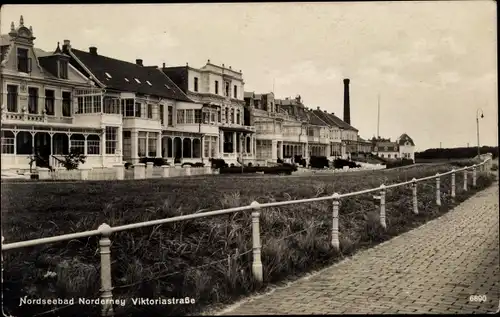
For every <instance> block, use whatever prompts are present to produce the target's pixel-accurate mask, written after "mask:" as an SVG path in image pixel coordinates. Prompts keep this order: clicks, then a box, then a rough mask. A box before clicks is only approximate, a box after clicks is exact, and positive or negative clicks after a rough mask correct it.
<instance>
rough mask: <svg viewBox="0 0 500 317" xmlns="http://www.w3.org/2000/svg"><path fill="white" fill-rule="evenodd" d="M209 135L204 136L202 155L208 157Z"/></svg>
mask: <svg viewBox="0 0 500 317" xmlns="http://www.w3.org/2000/svg"><path fill="white" fill-rule="evenodd" d="M211 138H212V137H211V136H206V137H205V140H204V141H203V153H204V154H203V156H204V157H210V139H211Z"/></svg>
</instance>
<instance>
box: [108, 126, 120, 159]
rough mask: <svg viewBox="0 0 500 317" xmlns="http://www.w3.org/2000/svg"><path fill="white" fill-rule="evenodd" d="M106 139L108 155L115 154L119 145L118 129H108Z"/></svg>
mask: <svg viewBox="0 0 500 317" xmlns="http://www.w3.org/2000/svg"><path fill="white" fill-rule="evenodd" d="M105 133H106V134H105V137H106V154H115V151H116V147H117V143H118V128H117V127H106V129H105Z"/></svg>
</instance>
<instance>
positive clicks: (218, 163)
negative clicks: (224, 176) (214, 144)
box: [209, 158, 228, 169]
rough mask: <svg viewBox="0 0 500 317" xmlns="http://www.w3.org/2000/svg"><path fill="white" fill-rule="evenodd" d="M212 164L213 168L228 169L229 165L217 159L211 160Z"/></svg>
mask: <svg viewBox="0 0 500 317" xmlns="http://www.w3.org/2000/svg"><path fill="white" fill-rule="evenodd" d="M209 161H210V163H211V164H212V168H219V169H220V168H223V167H227V166H228V165H227V164H226V162H225V161H224V159H216V158H211V159H210V160H209Z"/></svg>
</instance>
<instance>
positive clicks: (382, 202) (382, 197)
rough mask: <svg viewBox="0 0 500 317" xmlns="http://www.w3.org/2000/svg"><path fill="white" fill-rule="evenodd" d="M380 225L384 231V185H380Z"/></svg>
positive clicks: (385, 225) (385, 226)
mask: <svg viewBox="0 0 500 317" xmlns="http://www.w3.org/2000/svg"><path fill="white" fill-rule="evenodd" d="M380 225H381V226H382V227H383V228H384V229H386V228H387V224H386V223H385V185H384V184H382V185H380Z"/></svg>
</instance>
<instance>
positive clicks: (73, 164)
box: [60, 149, 87, 171]
mask: <svg viewBox="0 0 500 317" xmlns="http://www.w3.org/2000/svg"><path fill="white" fill-rule="evenodd" d="M86 158H87V157H86V156H85V155H83V154H82V153H81V152H80V151H75V150H73V149H72V150H71V151H70V153H69V154H68V155H65V156H64V159H63V160H60V162H61V164H62V165H63V166H64V167H65V168H66V169H67V170H68V171H69V170H75V169H77V168H78V165H80V164H85V160H86Z"/></svg>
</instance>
